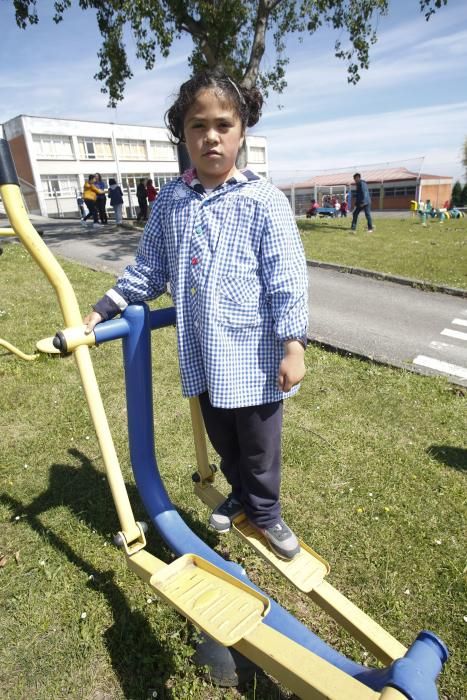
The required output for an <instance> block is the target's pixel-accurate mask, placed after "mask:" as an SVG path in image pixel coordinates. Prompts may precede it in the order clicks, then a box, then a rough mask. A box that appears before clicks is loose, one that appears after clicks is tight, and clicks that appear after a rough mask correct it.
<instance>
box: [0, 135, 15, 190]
mask: <svg viewBox="0 0 467 700" xmlns="http://www.w3.org/2000/svg"><path fill="white" fill-rule="evenodd" d="M1 185H19V181H18V176H17V174H16V168H15V164H14V163H13V158H12V157H11V151H10V146H9V145H8V141H6V140H5V139H0V186H1Z"/></svg>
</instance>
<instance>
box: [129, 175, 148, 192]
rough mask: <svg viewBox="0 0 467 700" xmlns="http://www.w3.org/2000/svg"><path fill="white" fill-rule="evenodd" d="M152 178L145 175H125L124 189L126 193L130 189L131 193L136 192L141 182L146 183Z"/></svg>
mask: <svg viewBox="0 0 467 700" xmlns="http://www.w3.org/2000/svg"><path fill="white" fill-rule="evenodd" d="M150 177H151V176H150V175H148V174H145V173H140V174H134V173H125V175H122V188H123V189H124V190H125V192H126V191H127V190H128V189H130V191H131V192H136V188H137V186H138V185H139V181H140V180H144V182H146V180H149V178H150Z"/></svg>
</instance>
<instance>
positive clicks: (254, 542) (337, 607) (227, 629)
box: [0, 139, 448, 700]
mask: <svg viewBox="0 0 467 700" xmlns="http://www.w3.org/2000/svg"><path fill="white" fill-rule="evenodd" d="M0 196H1V197H2V200H3V203H4V206H5V211H6V213H7V216H8V218H9V221H10V224H11V227H12V228H11V230H10V231H9V233H11V232H14V233H15V234H16V235H17V236H18V237H19V238H20V240H21V242H22V244H23V245H24V247H25V248H26V249H27V250H28V252H29V253H30V254H31V256H32V257H33V258H34V260H35V261H36V263H37V264H38V265H39V267H40V268H41V270H42V271H43V272H44V274H45V275H46V277H47V279H48V280H49V282H50V283H51V285H52V287H53V288H54V290H55V293H56V295H57V298H58V303H59V305H60V308H61V311H62V314H63V319H64V324H65V325H64V329H63V330H62V331H59V332H58V333H57V334H56V335H55V336H54V337H53V338H48V339H45V340H42V341H40V342H39V343H38V345H37V347H38V349H39V350H40V351H42V352H62V353H73V356H74V358H75V360H76V363H77V366H78V370H79V373H80V377H81V382H82V385H83V389H84V393H85V397H86V400H87V403H88V406H89V410H90V413H91V417H92V420H93V424H94V428H95V431H96V435H97V439H98V443H99V446H100V450H101V454H102V458H103V462H104V465H105V469H106V473H107V478H108V482H109V486H110V490H111V493H112V497H113V500H114V504H115V508H116V511H117V514H118V518H119V522H120V531H119V532H118V534H117V535H116V536H115V543H116V544H117V545H118V546H120V547H121V548H122V550H123V552H124V556H125V558H126V561H127V564H128V566H129V567H130V569H132V570H133V571H134V572H135V573H136V574H137V575H138V576H139V577H140V578H141V579H142V580H143V581H145V582H146V583H147V584H148V585H149V586H150V587H151V589H152V590H153V591H154V592H155V593H156V594H157V595H158V596H160V597H161V598H162V599H163V600H165V601H166V602H167V603H169V605H172V606H173V607H174V608H175V609H176V610H178V611H179V612H180V613H181V614H182V615H183V616H185V617H186V618H187V619H189V620H190V621H191V622H192V623H194V625H196V627H198V628H199V629H200V630H202V631H203V632H204V633H206V634H207V635H208V636H209V637H210V638H211V639H212V640H214V641H215V642H216V643H217V644H219V645H222V646H223V647H226V648H230V649H234V650H236V652H239V653H240V654H241V655H242V656H243V657H246V659H249V660H250V661H252V662H253V663H254V664H256V665H257V666H259V667H260V668H262V669H264V670H265V671H266V672H268V673H270V674H271V675H272V676H274V677H275V678H276V679H277V680H278V681H280V682H281V683H283V684H284V685H285V686H287V687H288V688H290V689H291V690H292V691H293V692H294V693H295V694H296V695H298V696H299V697H300V698H304V699H306V700H324V699H328V700H378V699H381V700H403V699H404V698H409V700H437V698H438V692H437V688H436V678H437V676H438V675H439V673H440V671H441V669H442V667H443V665H444V663H445V662H446V660H447V658H448V650H447V648H446V646H445V644H444V643H443V642H442V641H441V640H440V639H439V638H438V637H437V636H436V635H435V634H433V633H432V632H427V631H423V632H420V634H419V635H418V636H417V638H416V639H415V641H414V642H413V643H412V645H411V646H410V647H409V648H408V649H406V648H405V647H404V646H403V645H402V644H401V643H400V642H398V641H397V640H396V639H395V638H394V637H392V636H391V635H390V634H389V633H388V632H386V631H385V630H384V629H383V628H382V627H380V626H379V625H378V624H377V623H376V622H374V621H373V620H372V619H370V618H369V617H368V616H367V615H366V614H365V613H364V612H362V611H361V610H359V609H358V608H357V607H356V606H355V605H353V604H352V603H351V602H350V601H349V600H347V599H346V598H345V597H344V596H343V595H341V594H340V593H339V592H338V591H337V590H336V589H334V588H333V587H332V586H331V585H330V584H329V583H328V582H327V581H325V576H326V574H327V573H328V572H329V565H328V564H327V562H326V561H325V560H324V559H322V558H321V557H320V556H319V555H318V554H316V553H315V552H314V551H313V550H312V549H311V548H310V547H308V546H307V545H306V544H305V543H303V542H301V543H300V545H301V552H300V554H298V555H297V556H296V557H295V558H294V559H293V560H292V561H282V560H281V559H279V558H278V557H276V556H275V555H274V554H273V553H272V552H271V551H270V549H269V548H268V547H267V545H266V542H265V540H264V539H263V538H262V536H261V535H259V534H258V533H257V532H256V531H254V530H253V529H252V528H251V527H250V526H249V524H248V521H247V520H246V519H245V517H244V516H240V517H239V518H238V519H236V521H235V523H234V527H233V529H234V531H235V532H236V533H237V534H238V535H239V536H240V537H242V538H243V540H244V541H245V542H247V543H248V545H249V546H251V547H253V548H254V549H255V550H256V552H257V553H258V554H259V555H261V556H262V557H263V558H264V559H266V560H267V561H268V562H269V564H271V565H272V566H273V567H274V568H275V569H276V570H277V571H279V572H280V574H282V575H283V576H284V577H286V578H287V579H288V581H289V582H290V583H291V584H292V585H294V586H295V587H296V588H297V589H298V590H299V591H301V592H302V593H303V594H304V595H308V596H309V597H310V598H311V599H312V600H314V601H315V602H316V603H318V605H320V606H321V607H322V608H323V609H324V610H326V611H327V612H328V613H329V614H330V615H331V616H333V617H334V619H335V620H337V622H338V623H339V624H341V625H342V626H343V627H344V628H345V629H347V630H348V631H349V632H350V633H351V634H352V635H353V636H354V637H355V638H356V639H357V640H358V641H359V642H361V643H362V644H363V646H364V647H365V648H366V649H367V650H368V651H369V652H371V653H372V654H373V655H374V656H375V657H376V658H377V659H378V660H379V661H380V662H382V664H384V665H385V666H384V668H374V669H372V668H368V667H365V666H361V665H360V664H358V663H356V662H354V661H353V660H351V659H348V658H347V657H345V656H343V655H342V654H340V653H339V652H337V651H336V650H334V649H333V648H332V647H330V646H328V645H327V644H326V643H325V642H324V641H323V640H321V639H320V638H319V637H318V636H317V635H315V634H313V633H312V632H311V631H310V630H308V629H307V628H306V627H305V626H304V625H303V624H301V623H300V622H299V621H298V620H297V619H295V618H294V617H293V616H292V615H291V614H290V613H288V612H287V611H286V610H284V609H283V608H282V607H281V606H279V605H278V604H277V603H276V602H275V601H274V600H272V599H271V598H270V597H268V596H267V595H266V594H265V593H263V592H262V591H261V590H260V589H259V588H258V587H256V586H255V585H254V584H253V583H252V582H251V581H250V580H249V579H248V577H247V574H246V572H245V571H244V569H243V568H242V567H241V566H240V565H238V564H236V563H235V562H230V561H225V560H224V559H223V558H222V557H221V556H220V555H219V554H217V553H216V552H215V551H214V550H212V549H211V548H210V547H208V546H207V544H206V543H205V542H204V541H203V540H201V539H200V538H199V537H197V536H196V535H195V534H194V533H193V532H192V531H191V530H190V529H189V528H188V526H187V525H186V523H185V522H184V521H183V519H182V518H181V516H180V515H179V514H178V512H177V511H176V510H175V507H174V505H173V504H172V503H171V501H170V499H169V496H168V494H167V491H166V489H165V487H164V484H163V482H162V479H161V476H160V474H159V470H158V467H157V461H156V455H155V447H154V432H153V424H154V420H153V400H152V366H151V331H153V330H156V329H158V328H163V327H166V326H169V325H174V324H175V323H176V314H175V309H174V308H167V309H161V310H157V311H150V310H149V308H148V306H147V305H146V304H135V305H130V306H129V307H128V308H127V309H126V310H125V312H124V313H123V314H122V316H121V318H118V319H114V320H112V321H107V322H105V323H101V324H99V325H98V326H96V328H95V330H94V332H93V333H91V334H89V335H85V334H84V327H83V324H82V316H81V313H80V310H79V306H78V302H77V299H76V296H75V293H74V290H73V288H72V286H71V284H70V282H69V280H68V278H67V277H66V275H65V273H64V271H63V269H62V268H61V267H60V265H59V263H58V262H57V260H56V259H55V258H54V256H53V255H52V253H51V252H50V251H49V249H48V248H47V246H46V244H45V243H44V242H43V241H42V240H41V238H40V236H39V235H38V234H37V232H36V231H35V229H34V227H33V226H32V224H31V222H30V221H29V218H28V216H27V213H26V209H25V207H24V204H23V200H22V197H21V193H20V189H19V185H18V179H17V175H16V172H15V168H14V165H13V161H12V158H11V155H10V151H9V148H8V144H7V142H6V141H5V140H3V139H0ZM116 339H121V340H122V345H123V363H124V370H125V386H126V402H127V413H128V438H129V448H130V458H131V463H132V467H133V471H134V475H135V481H136V485H137V488H138V491H139V494H140V496H141V499H142V501H143V503H144V505H145V508H146V511H147V514H148V517H149V519H150V521H151V523H152V524H153V525H154V527H155V528H156V529H157V531H158V532H159V534H160V535H161V536H162V538H163V539H164V540H165V542H166V543H167V545H168V546H169V547H170V549H171V550H172V551H173V552H174V553H175V554H176V555H177V557H178V558H177V559H176V560H175V561H173V562H172V563H170V564H165V563H164V562H163V561H161V560H160V559H158V558H157V557H155V556H154V555H152V554H150V553H149V552H148V551H147V550H146V537H145V533H146V531H147V526H146V525H145V524H144V523H140V522H136V521H135V518H134V515H133V512H132V509H131V505H130V501H129V498H128V494H127V491H126V487H125V483H124V480H123V475H122V472H121V469H120V465H119V462H118V457H117V454H116V451H115V447H114V444H113V441H112V437H111V433H110V429H109V425H108V421H107V416H106V413H105V409H104V405H103V403H102V399H101V396H100V392H99V388H98V385H97V380H96V377H95V374H94V368H93V365H92V361H91V357H90V352H89V347H90V346H92V345H95V344H101V343H105V342H108V341H111V340H116ZM190 411H191V419H192V425H193V434H194V442H195V453H196V460H197V467H198V468H197V471H196V472H195V474H194V475H193V482H194V489H195V492H196V494H197V495H198V496H199V497H200V498H201V500H202V501H203V502H204V503H206V504H207V505H209V507H211V508H212V507H215V506H217V505H218V504H219V503H220V502H221V501H223V500H224V498H225V496H224V495H223V494H221V493H220V492H219V491H218V490H217V489H216V487H215V485H214V479H215V469H214V468H213V467H212V466H211V465H210V464H209V461H208V456H207V449H206V438H205V431H204V425H203V421H202V416H201V411H200V407H199V403H198V400H197V399H196V398H193V399H190Z"/></svg>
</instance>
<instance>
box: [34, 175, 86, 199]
mask: <svg viewBox="0 0 467 700" xmlns="http://www.w3.org/2000/svg"><path fill="white" fill-rule="evenodd" d="M41 185H42V192H43V194H44V196H45V197H47V198H50V197H53V198H55V197H76V192H81V187H80V184H79V178H78V175H41Z"/></svg>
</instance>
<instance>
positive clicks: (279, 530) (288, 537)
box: [261, 520, 300, 559]
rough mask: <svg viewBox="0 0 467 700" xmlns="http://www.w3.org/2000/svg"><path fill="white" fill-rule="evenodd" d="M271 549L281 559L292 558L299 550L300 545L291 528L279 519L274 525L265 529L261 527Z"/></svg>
mask: <svg viewBox="0 0 467 700" xmlns="http://www.w3.org/2000/svg"><path fill="white" fill-rule="evenodd" d="M261 532H262V533H263V535H264V536H265V538H266V540H267V543H268V544H269V546H270V547H271V549H272V551H273V552H274V553H275V554H277V556H279V557H281V558H282V559H293V558H294V556H295V555H296V554H298V553H299V551H300V545H299V544H298V540H297V538H296V537H295V535H294V533H293V532H292V530H291V529H290V528H289V527H288V526H287V525H286V524H285V523H284V521H283V520H279V521H278V522H277V523H275V525H272V526H271V527H268V528H266V529H264V528H261Z"/></svg>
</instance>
